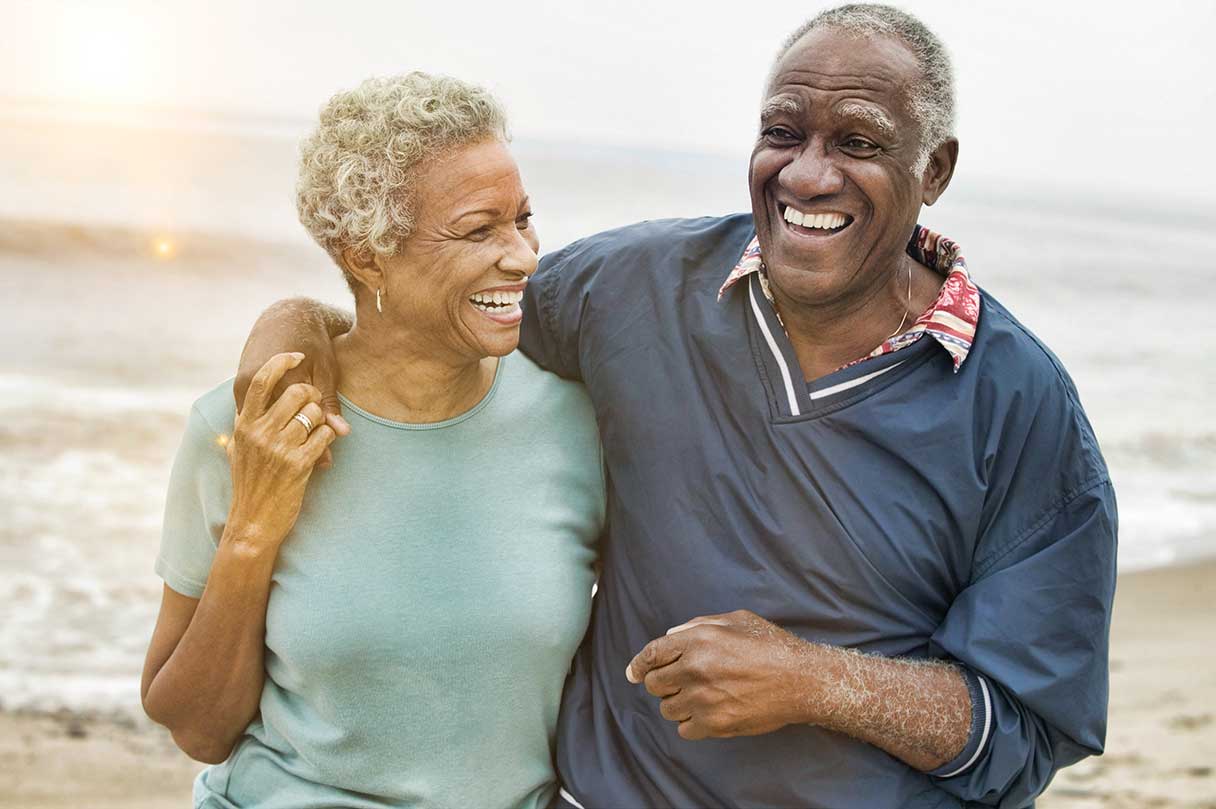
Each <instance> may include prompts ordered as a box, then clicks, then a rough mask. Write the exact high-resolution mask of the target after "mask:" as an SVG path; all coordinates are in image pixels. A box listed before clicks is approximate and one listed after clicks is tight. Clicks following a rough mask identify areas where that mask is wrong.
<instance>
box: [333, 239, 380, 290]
mask: <svg viewBox="0 0 1216 809" xmlns="http://www.w3.org/2000/svg"><path fill="white" fill-rule="evenodd" d="M342 269H344V270H346V271H347V272H348V273H350V274H351V275H352V276H354V278H355V280H356V281H358V282H359V283H360V284H363V286H365V287H367V288H368V289H369V290H370V291H372V292H375V291H376V290H377V289H383V288H384V270H383V269H381V267H380V262H378V261H376V256H375V255H374V254H372V253H371V252H369V251H367V250H363V249H360V248H357V247H347V248H346V249H344V250H343V251H342Z"/></svg>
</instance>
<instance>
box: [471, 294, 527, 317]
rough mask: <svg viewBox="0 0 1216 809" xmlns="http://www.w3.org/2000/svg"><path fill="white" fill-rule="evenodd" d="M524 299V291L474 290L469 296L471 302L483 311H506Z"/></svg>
mask: <svg viewBox="0 0 1216 809" xmlns="http://www.w3.org/2000/svg"><path fill="white" fill-rule="evenodd" d="M523 299H524V293H523V292H502V291H496V292H474V293H473V294H472V295H470V296H469V303H471V304H473V305H474V306H476V307H477V308H478V309H480V310H481V311H483V312H505V311H508V310H511V309H514V308H515V306H516V305H517V304H518V303H519V302H520V301H522V300H523Z"/></svg>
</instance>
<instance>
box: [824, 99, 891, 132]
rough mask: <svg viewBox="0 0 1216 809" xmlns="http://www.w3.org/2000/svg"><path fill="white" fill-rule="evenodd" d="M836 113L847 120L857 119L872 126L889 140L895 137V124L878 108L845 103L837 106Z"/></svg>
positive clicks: (850, 102)
mask: <svg viewBox="0 0 1216 809" xmlns="http://www.w3.org/2000/svg"><path fill="white" fill-rule="evenodd" d="M836 112H837V114H839V115H843V116H844V117H846V118H855V119H857V120H860V121H865V122H866V123H868V124H872V125H873V126H874V127H875V128H876V129H877V130H878V131H879V132H881V133H882V134H884V135H886V136H887V137H889V138H893V137H895V122H894V121H892V120H891V119H890V118H889V117H888V116H887V114H886V113H885V112H883V111H882V110H880V109H878V108H877V107H868V106H866V105H865V104H858V103H856V102H853V101H844V102H841V103H840V104H837V105H836Z"/></svg>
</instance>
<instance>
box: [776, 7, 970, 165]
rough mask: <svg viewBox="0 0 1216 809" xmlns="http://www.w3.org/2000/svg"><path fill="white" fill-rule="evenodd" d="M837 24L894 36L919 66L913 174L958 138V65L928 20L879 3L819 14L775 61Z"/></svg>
mask: <svg viewBox="0 0 1216 809" xmlns="http://www.w3.org/2000/svg"><path fill="white" fill-rule="evenodd" d="M820 28H832V29H835V30H838V31H844V32H846V33H849V34H853V35H855V36H861V37H865V36H889V37H893V38H894V39H896V40H898V41H899V42H901V43H903V44H904V46H905V47H907V49H908V50H910V51H911V52H912V55H913V56H915V57H916V61H917V63H918V64H919V65H920V73H921V75H920V81H918V82H917V83H916V84H915V85H914V86H913V87H912V88H910V90H909V93H908V105H909V110H908V111H909V112H910V113H911V115H912V118H913V120H915V121H916V123H917V125H919V126H920V130H921V132H920V152H919V153H918V154H917V157H916V163H915V165H914V166H913V167H912V173H913V174H916V175H917V176H919V175H921V174H923V173H924V171H925V167H926V166H928V165H929V155H930V153H931V152H932V151H933V150H934V149H936V148H937V147H938V146H941V145H942V144H943V143H945V142H946V140H947V139H948V138H951V137H953V136H954V68H953V67H951V65H950V54H949V53H948V52H947V51H946V46H945V45H943V44H942V41H941V40H940V39H938V38H937V35H936V34H934V33H933V32H932V31H930V30H929V28H928V26H926V25H925V24H924V23H923V22H921V21H920V20H918V19H916V18H915V17H913V16H912V15H911V14H908V13H907V12H904V11H900V10H899V9H897V8H893V7H892V6H885V5H881V4H878V3H850V4H848V5H844V6H838V7H836V8H831V9H828V10H827V11H823V12H821V13H819V14H818V15H817V16H815V17H813V18H812V19H810V20H809V21H807V22H806V23H804V24H803V25H802V27H800V28H799V29H798V30H797V31H795V32H794V33H792V34H790V35H789V37H788V38H787V39H786V40H785V43H784V44H783V45H782V46H781V51H780V52H779V53H778V54H777V59H776V61H777V62H779V61H781V58H782V57H783V56H785V54H786V53H788V52H789V50H790V48H792V47H794V44H795V43H797V42H798V40H800V39H802V38H803V37H804V36H806V35H807V34H808V33H810V32H811V31H815V30H817V29H820Z"/></svg>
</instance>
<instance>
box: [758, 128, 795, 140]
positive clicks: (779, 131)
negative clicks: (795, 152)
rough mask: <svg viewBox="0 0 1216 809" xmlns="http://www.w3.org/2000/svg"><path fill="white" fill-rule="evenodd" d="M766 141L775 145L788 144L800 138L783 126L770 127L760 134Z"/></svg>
mask: <svg viewBox="0 0 1216 809" xmlns="http://www.w3.org/2000/svg"><path fill="white" fill-rule="evenodd" d="M760 134H761V135H763V136H764V139H765V140H767V141H768V142H769V143H773V144H788V143H792V142H794V141H796V140H797V139H798V136H797V135H795V134H794V133H793V132H791V131H790V130H788V129H786V128H785V127H783V126H770V127H769V128H768V129H765V130H764V131H763V132H761V133H760Z"/></svg>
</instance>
